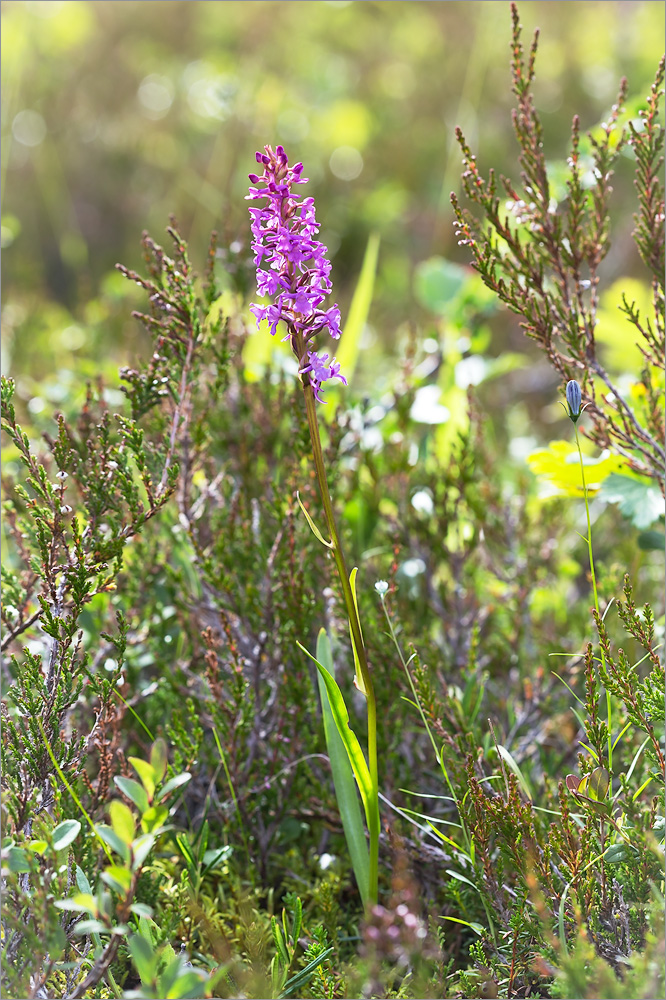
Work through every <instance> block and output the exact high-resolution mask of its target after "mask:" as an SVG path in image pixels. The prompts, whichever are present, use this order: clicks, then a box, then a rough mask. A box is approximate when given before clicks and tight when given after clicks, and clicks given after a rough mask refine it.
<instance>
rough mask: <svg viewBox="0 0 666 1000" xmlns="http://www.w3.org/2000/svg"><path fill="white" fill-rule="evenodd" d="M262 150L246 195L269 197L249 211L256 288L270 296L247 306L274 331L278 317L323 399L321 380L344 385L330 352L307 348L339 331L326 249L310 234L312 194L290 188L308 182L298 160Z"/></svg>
mask: <svg viewBox="0 0 666 1000" xmlns="http://www.w3.org/2000/svg"><path fill="white" fill-rule="evenodd" d="M264 149H265V152H264V153H257V154H256V158H257V163H259V164H260V165H261V166H263V168H264V172H263V174H262V175H261V176H259V175H258V174H250V175H249V176H250V181H251V183H252V185H253V186H252V187H250V193H249V195H247V199H248V200H249V201H254V200H256V199H258V198H268V204H267V205H265V206H264V207H263V208H250V216H251V219H252V221H251V229H252V236H253V237H254V239H253V242H252V249H253V251H254V254H255V257H254V262H255V264H256V265H257V291H258V292H259V294H260V295H265V296H268V297H272V298H274V301H273V302H272V303H271V304H270V305H267V306H262V305H257V304H256V303H252V305H251V306H250V309H251V311H252V313H253V314H254V316H255V318H256V320H257V326H259V324H260V323H261V321H262V320H266V321H267V322H268V324H269V326H270V331H271V334H272V335H273V336H274V335H275V332H276V330H277V326H278V323H279V322H280V321H282V322H284V323H285V324H286V327H287V335H286V337H285V338H284V339H285V340H289V341H290V343H291V347H292V350H293V352H294V354H295V355H296V358H297V359H298V364H299V372H300V374H301V375H305V374H308V375H309V380H310V385H311V386H312V390H313V392H314V394H315V397H316V398H317V399H318V400H319V401H320V402H322V403H323V402H324V400H323V399H322V398H321V395H320V390H321V387H322V383H323V382H325V381H327V380H328V379H331V378H338V379H340V381H341V382H344V384H345V385H346V384H347V383H346V380H345V379H344V377H343V376H342V375H340V365H339V364H337V363H336V361H335V358H334V359H333V360H332V361H331V362H330V364H326V362H327V361H328V357H329V355H328V354H323V355H321V357H320V356H319V355H318V354H317V352H316V351H313V350H312V346H313V345H312V343H311V342H312V339H313V337H314V336H315V335H316V334H318V333H319V332H320V331H322V330H327V331H328V333H329V334H330V336H331V337H333V338H335V339H336V340H337V338H338V337H339V336H340V310H339V309H338V307H337V305H334V306H329V308H328V309H327V308H324V302H325V299H326V298H327V296H328V295H329V294H330V292H331V288H332V286H331V281H330V278H329V274H330V271H331V264H330V262H329V261H328V260H327V259H326V254H327V252H328V251H327V249H326V247H325V246H324V244H323V243H320V242H319V241H318V240H316V239H314V238H313V237H314V236H315V235H316V233H317V232H318V230H319V223H318V222H317V220H316V219H315V210H314V199H313V198H300V197H299V196H298V195H295V194H293V193H292V190H291V189H292V185H294V184H306V183H307V177H302V176H301V173H302V170H303V164H302V163H297V164H296V165H295V166H294V167H290V166H289V160H288V158H287V154H286V153H285V151H284V149H283V147H282V146H277V147H276V149H275V150H273V149H272V147H271V146H265V147H264Z"/></svg>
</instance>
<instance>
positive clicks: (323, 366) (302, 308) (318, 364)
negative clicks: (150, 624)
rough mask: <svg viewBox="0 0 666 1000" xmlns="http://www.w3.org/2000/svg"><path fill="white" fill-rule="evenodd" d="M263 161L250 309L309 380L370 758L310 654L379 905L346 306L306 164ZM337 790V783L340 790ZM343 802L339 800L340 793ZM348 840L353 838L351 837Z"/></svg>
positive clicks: (272, 153)
mask: <svg viewBox="0 0 666 1000" xmlns="http://www.w3.org/2000/svg"><path fill="white" fill-rule="evenodd" d="M256 159H257V163H258V164H259V166H260V167H263V172H262V174H261V175H259V174H256V173H253V174H250V175H249V177H250V182H251V185H252V186H251V187H250V191H249V194H248V195H247V198H248V200H251V201H256V200H259V199H264V198H265V199H267V203H265V204H264V206H263V207H261V208H259V207H251V208H250V210H249V211H250V215H251V219H252V221H251V229H252V235H253V242H252V249H253V251H254V254H255V257H254V262H255V265H256V267H257V291H258V292H259V293H260V294H261V295H263V296H267V297H270V298H271V299H272V301H271V302H270V303H269V304H268V305H260V304H256V303H254V304H252V305H251V306H250V309H251V311H252V313H253V314H254V316H255V318H256V320H257V326H259V325H260V324H261V322H262V320H266V321H267V322H268V324H269V328H270V332H271V335H273V336H274V335H275V333H276V331H277V328H278V325H279V324H280V323H282V324H283V325H284V327H285V328H286V331H287V332H286V336H285V337H284V339H285V340H288V341H289V343H290V345H291V349H292V351H293V353H294V356H295V357H296V360H297V362H298V372H299V375H300V378H301V382H302V385H303V393H304V397H305V408H306V413H307V419H308V428H309V431H310V439H311V442H312V456H313V459H314V464H315V470H316V474H317V481H318V483H319V491H320V494H321V500H322V504H323V507H324V514H325V517H326V524H327V528H328V533H329V536H330V540H329V541H326V540H325V539H324V538H323V536H322V535H321V534H320V532H319V531H318V529H317V528H316V527H315V526H314V523H313V522H312V519H311V518H310V516H309V514H307V511H305V508H303V510H304V512H305V514H306V517H307V519H308V522H309V524H310V526H311V527H312V529H313V531H314V532H315V534H316V535H317V537H318V538H319V539H320V541H322V542H323V543H324V545H326V546H327V547H328V548H329V549H330V550H331V553H332V555H333V558H334V560H335V565H336V569H337V572H338V576H339V578H340V585H341V587H342V594H343V598H344V602H345V607H346V610H347V617H348V619H349V632H350V638H351V644H352V650H353V653H354V662H355V666H356V678H355V683H356V686H357V687H358V689H359V690H360V691H361V692H362V693H363V694H364V695H365V698H366V707H367V720H368V755H367V762H366V759H365V756H364V755H363V753H362V751H361V749H360V746H359V744H358V740H357V738H356V736H355V735H354V733H353V732H352V731H351V730H350V727H349V715H348V713H347V709H346V707H345V704H344V700H343V698H342V694H341V692H340V690H339V688H338V686H337V684H336V682H335V679H334V677H333V676H332V674H331V672H330V671H329V670H327V669H326V667H325V666H324V665H323V664H322V663H320V662H319V660H318V659H316V658H315V657H312V656H311V654H310V653H308V656H311V658H312V659H313V660H314V661H315V663H316V664H317V667H318V669H319V672H320V675H321V676H322V678H323V680H324V682H325V688H326V692H327V695H328V699H329V704H330V708H331V712H332V714H333V717H334V719H335V723H336V726H337V730H338V733H339V735H340V738H341V740H342V742H343V744H344V748H345V751H346V753H347V755H348V758H349V766H350V767H351V769H352V771H353V774H354V776H355V778H356V781H357V783H358V786H359V790H360V793H361V798H362V801H363V805H364V809H365V815H366V822H367V826H368V832H369V836H370V848H369V858H368V864H367V871H361V872H359V871H358V870H357V867H356V865H355V872H356V876H357V880H358V881H359V889H360V891H361V895H362V897H363V900H364V902H370V903H374V902H376V900H377V883H378V864H379V862H378V857H379V782H378V771H377V704H376V700H375V693H374V688H373V684H372V678H371V676H370V671H369V669H368V661H367V656H366V651H365V645H364V642H363V635H362V632H361V623H360V620H359V615H358V608H357V603H356V594H355V589H354V586H355V577H356V570H353V571H352V574H351V576H350V574H349V573H348V571H347V565H346V561H345V556H344V551H343V548H342V543H341V541H340V535H339V533H338V529H337V525H336V521H335V515H334V512H333V504H332V501H331V495H330V491H329V488H328V478H327V475H326V467H325V464H324V454H323V450H322V446H321V438H320V434H319V424H318V422H317V403H323V402H324V399H323V397H322V391H323V387H324V384H325V383H326V382H328V381H329V380H330V379H334V378H335V379H339V380H340V381H341V382H342V383H344V384H345V385H346V384H347V381H346V379H345V377H344V375H342V374H341V373H340V365H339V364H338V363H337V362H336V360H335V357H333V358H331V359H330V360H329V358H330V355H329V354H328V353H320V352H319V351H318V350H317V346H316V343H315V341H316V340H318V339H319V338H320V337H321V336H322V335H323V334H328V335H329V336H330V337H332V338H333V339H334V340H337V339H338V338H339V337H340V310H339V309H338V307H337V305H332V306H330V305H329V306H327V304H326V300H327V298H328V296H329V295H330V293H331V290H332V286H331V280H330V271H331V264H330V261H329V260H328V258H327V254H328V251H327V248H326V247H325V246H324V244H323V243H320V242H319V241H318V240H317V239H316V238H315V237H316V235H317V233H318V231H319V223H318V222H317V221H316V218H315V207H314V199H313V198H301V197H299V196H298V195H297V194H295V193H294V191H293V188H294V187H295V186H296V185H298V184H305V183H307V178H305V177H303V176H302V171H303V164H302V163H297V164H296V165H295V166H293V167H290V166H289V160H288V157H287V154H286V153H285V151H284V149H283V147H282V146H277V147H276V149H275V150H273V149H272V147H271V146H265V147H264V152H263V153H257V154H256ZM299 503H300V500H299ZM301 506H302V505H301ZM302 648H303V647H302ZM305 652H307V650H305ZM337 791H338V790H337V788H336V793H337ZM338 801H339V802H340V796H339V795H338ZM344 819H345V817H344V816H343V820H344ZM345 829H346V828H345ZM347 839H348V842H349V836H348V838H347ZM361 867H364V866H361Z"/></svg>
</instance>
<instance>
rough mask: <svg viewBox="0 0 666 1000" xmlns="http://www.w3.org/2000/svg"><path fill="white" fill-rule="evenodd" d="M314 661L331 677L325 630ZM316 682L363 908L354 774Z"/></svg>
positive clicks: (364, 871)
mask: <svg viewBox="0 0 666 1000" xmlns="http://www.w3.org/2000/svg"><path fill="white" fill-rule="evenodd" d="M317 660H318V661H319V663H321V664H322V665H323V666H324V667H325V668H326V669H327V670H328V672H329V674H330V675H331V677H333V676H334V673H335V670H334V666H333V657H332V655H331V643H330V640H329V638H328V636H327V634H326V630H325V629H321V630H320V632H319V636H318V637H317ZM317 679H318V682H319V697H320V699H321V710H322V715H323V718H324V735H325V736H326V747H327V749H328V756H329V760H330V761H331V772H332V774H333V785H334V786H335V797H336V799H337V802H338V809H339V810H340V818H341V820H342V827H343V829H344V832H345V839H346V841H347V848H348V850H349V856H350V858H351V863H352V868H353V869H354V875H355V876H356V882H357V884H358V889H359V892H360V894H361V899H362V900H363V905H364V906H365V904H366V903H367V901H368V896H369V889H370V856H369V854H368V845H367V842H366V839H365V829H364V826H363V817H362V815H361V806H360V803H359V801H358V792H357V791H356V782H355V781H354V772H353V770H352V766H351V763H350V760H349V757H348V755H347V751H346V749H345V745H344V743H343V742H342V739H341V737H340V734H339V733H338V730H337V727H336V725H335V720H334V718H333V712H332V710H331V706H330V702H329V698H328V691H327V689H326V684H325V682H324V678H323V676H322V674H321V673H319V675H318V678H317Z"/></svg>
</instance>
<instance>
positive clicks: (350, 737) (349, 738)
mask: <svg viewBox="0 0 666 1000" xmlns="http://www.w3.org/2000/svg"><path fill="white" fill-rule="evenodd" d="M297 646H299V647H300V648H301V649H302V650H303V652H304V653H305V654H306V655H307V656H309V657H310V659H311V660H312V661H313V663H315V664H316V665H317V669H318V671H319V673H320V675H321V677H322V678H323V681H324V684H325V686H326V694H327V695H328V703H329V705H330V707H331V713H332V715H333V721H334V722H335V725H336V728H337V730H338V733H339V734H340V738H341V740H342V742H343V744H344V748H345V750H346V751H347V756H348V757H349V763H350V764H351V766H352V770H353V772H354V777H355V778H356V781H357V782H358V787H359V791H360V793H361V799H362V801H363V808H364V810H365V818H366V821H367V822H368V826H369V825H370V812H371V808H372V806H371V801H372V782H371V780H370V771H369V770H368V765H367V763H366V759H365V757H364V756H363V751H362V750H361V744H360V743H359V742H358V738H357V736H356V733H355V732H354V731H353V730H352V729H351V727H350V725H349V712H348V711H347V706H346V705H345V700H344V698H343V697H342V691H341V690H340V688H339V687H338V685H337V682H336V680H335V677H332V676H331V674H330V673H329V672H328V670H327V669H326V667H323V666H322V665H321V663H320V662H319V660H317V659H316V657H314V656H313V655H312V653H309V652H308V651H307V649H306V648H305V646H302V645H301V643H300V642H298V643H297Z"/></svg>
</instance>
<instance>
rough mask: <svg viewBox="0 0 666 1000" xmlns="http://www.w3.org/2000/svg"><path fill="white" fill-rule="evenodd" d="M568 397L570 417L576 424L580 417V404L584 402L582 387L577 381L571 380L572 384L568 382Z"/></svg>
mask: <svg viewBox="0 0 666 1000" xmlns="http://www.w3.org/2000/svg"><path fill="white" fill-rule="evenodd" d="M566 396H567V406H568V407H569V416H570V417H571V419H572V420H573V422H574V424H575V423H577V421H578V418H579V417H580V404H581V401H582V395H581V391H580V386H579V385H578V382H576V380H575V379H571V381H570V382H567V389H566Z"/></svg>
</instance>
